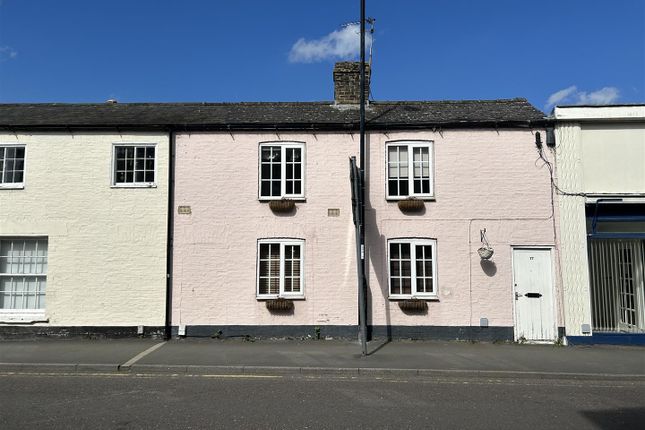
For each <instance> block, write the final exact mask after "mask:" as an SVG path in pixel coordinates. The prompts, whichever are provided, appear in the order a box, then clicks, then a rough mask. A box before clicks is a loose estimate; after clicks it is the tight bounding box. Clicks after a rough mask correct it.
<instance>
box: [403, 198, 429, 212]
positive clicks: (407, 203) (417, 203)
mask: <svg viewBox="0 0 645 430" xmlns="http://www.w3.org/2000/svg"><path fill="white" fill-rule="evenodd" d="M398 204H399V209H401V212H420V211H422V210H423V208H424V207H425V205H424V204H423V200H419V199H414V198H412V199H405V200H399V203H398Z"/></svg>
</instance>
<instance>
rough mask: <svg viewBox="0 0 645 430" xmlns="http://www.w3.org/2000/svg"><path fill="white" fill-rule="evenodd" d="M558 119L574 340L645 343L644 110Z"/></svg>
mask: <svg viewBox="0 0 645 430" xmlns="http://www.w3.org/2000/svg"><path fill="white" fill-rule="evenodd" d="M553 118H554V120H555V154H556V172H555V173H556V182H555V183H556V186H557V189H556V191H557V193H558V201H559V208H560V217H561V218H560V225H561V230H562V233H561V237H560V242H561V245H562V278H563V279H562V281H563V289H564V306H565V308H564V313H565V325H566V333H567V339H568V340H569V342H571V343H645V291H644V288H645V286H644V283H645V281H644V272H643V270H644V265H645V260H644V258H645V257H644V255H645V249H644V246H645V245H644V244H645V105H628V106H561V107H556V108H555V111H554V113H553Z"/></svg>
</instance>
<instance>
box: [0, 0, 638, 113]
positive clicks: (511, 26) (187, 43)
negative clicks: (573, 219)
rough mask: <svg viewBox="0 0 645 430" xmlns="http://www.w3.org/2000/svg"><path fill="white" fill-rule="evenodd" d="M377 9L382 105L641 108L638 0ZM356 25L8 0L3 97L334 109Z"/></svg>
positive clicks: (508, 0) (277, 5)
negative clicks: (336, 77) (335, 72)
mask: <svg viewBox="0 0 645 430" xmlns="http://www.w3.org/2000/svg"><path fill="white" fill-rule="evenodd" d="M367 15H368V16H371V17H373V18H375V19H376V23H375V33H374V47H373V48H374V56H373V80H372V96H373V98H374V99H375V100H445V99H493V98H510V97H526V98H528V99H529V101H530V102H531V103H533V104H534V105H535V106H536V107H538V108H540V109H542V110H549V109H550V107H551V105H552V104H553V103H560V104H574V103H634V102H641V103H642V102H644V101H645V1H642V0H613V1H609V0H604V1H596V0H540V1H534V0H523V1H519V0H488V1H476V0H432V1H429V0H416V1H415V0H397V1H392V0H367ZM358 19H359V1H358V0H273V1H266V0H237V1H210V0H184V1H179V0H174V1H171V0H136V1H135V0H56V1H51V0H0V102H5V103H6V102H102V101H105V100H106V99H108V98H116V99H118V100H119V101H120V102H162V101H167V102H176V101H188V102H190V101H212V102H216V101H231V102H235V101H312V100H331V99H332V98H333V84H332V79H331V75H332V68H333V64H334V62H335V61H338V60H343V59H352V58H355V57H353V55H354V54H355V53H356V52H357V44H356V42H355V41H356V40H357V39H356V38H357V37H358V36H357V35H356V33H355V32H354V31H353V28H352V27H349V28H345V27H343V24H345V23H349V22H352V21H357V20H358ZM352 34H353V35H354V36H353V37H354V38H352ZM299 41H300V42H299ZM549 100H550V102H551V103H549Z"/></svg>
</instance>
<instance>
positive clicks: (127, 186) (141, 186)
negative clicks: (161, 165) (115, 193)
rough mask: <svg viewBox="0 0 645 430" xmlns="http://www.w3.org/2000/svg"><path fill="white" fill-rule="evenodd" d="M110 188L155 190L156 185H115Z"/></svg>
mask: <svg viewBox="0 0 645 430" xmlns="http://www.w3.org/2000/svg"><path fill="white" fill-rule="evenodd" d="M110 188H157V184H116V185H110Z"/></svg>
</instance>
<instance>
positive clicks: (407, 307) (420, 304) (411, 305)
mask: <svg viewBox="0 0 645 430" xmlns="http://www.w3.org/2000/svg"><path fill="white" fill-rule="evenodd" d="M399 307H400V308H401V310H402V311H405V312H425V311H427V310H428V304H427V303H426V301H425V300H419V299H410V300H401V301H400V302H399Z"/></svg>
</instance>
